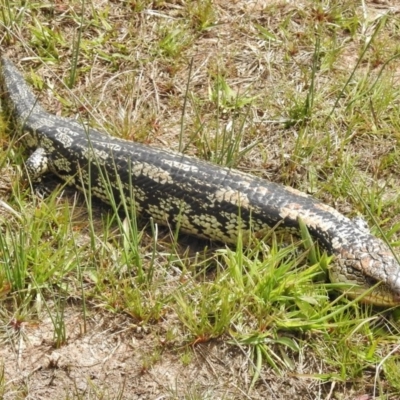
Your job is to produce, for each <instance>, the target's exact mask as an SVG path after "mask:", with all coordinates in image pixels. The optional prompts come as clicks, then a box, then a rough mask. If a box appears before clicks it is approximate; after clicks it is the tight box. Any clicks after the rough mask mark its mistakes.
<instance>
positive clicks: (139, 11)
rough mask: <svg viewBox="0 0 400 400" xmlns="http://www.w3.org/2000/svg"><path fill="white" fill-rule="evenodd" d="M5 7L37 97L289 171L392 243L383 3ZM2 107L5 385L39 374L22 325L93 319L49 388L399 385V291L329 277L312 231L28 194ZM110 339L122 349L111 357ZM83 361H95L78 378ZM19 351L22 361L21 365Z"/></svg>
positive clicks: (388, 30)
mask: <svg viewBox="0 0 400 400" xmlns="http://www.w3.org/2000/svg"><path fill="white" fill-rule="evenodd" d="M365 3H366V4H365ZM363 7H364V8H363ZM0 8H1V9H0V26H1V27H2V28H4V29H2V31H3V33H2V34H0V35H1V36H0V39H1V41H0V46H1V47H0V49H1V52H2V54H3V53H5V54H7V55H9V56H10V58H12V59H13V61H15V62H17V63H19V66H20V68H21V70H22V71H23V72H24V75H25V76H26V78H27V80H28V81H29V82H30V84H32V86H33V87H34V88H35V90H36V91H37V93H38V94H40V96H41V100H42V103H43V104H44V106H45V107H46V108H47V109H48V110H49V111H51V112H53V113H57V114H61V115H65V116H69V117H77V118H79V119H80V120H81V121H82V122H84V123H88V124H90V125H92V126H95V127H96V128H99V129H102V130H107V131H108V132H110V133H111V134H113V135H115V136H119V137H124V138H127V139H129V140H135V141H138V142H142V143H146V144H149V145H155V146H158V147H164V148H170V149H174V150H178V149H179V150H181V151H183V152H184V153H187V154H192V155H196V156H198V157H199V158H202V159H206V160H210V161H212V162H215V163H218V164H221V165H228V166H231V167H234V168H239V169H242V170H244V171H247V172H251V173H253V174H255V175H257V176H261V177H264V178H268V179H271V180H273V181H276V182H279V183H284V184H290V185H291V186H293V187H296V188H298V189H300V190H302V191H305V192H308V193H312V194H313V195H314V196H315V197H318V198H320V199H321V200H323V201H324V202H326V203H327V204H330V205H333V206H335V208H337V209H338V210H339V211H341V212H342V213H344V214H346V215H348V216H349V217H354V216H357V215H358V214H360V215H362V216H363V217H364V218H365V219H366V220H367V222H368V224H369V226H370V227H371V231H372V232H373V233H374V234H375V235H377V236H380V237H382V236H385V237H386V238H387V240H388V241H389V242H390V243H391V244H392V245H393V247H394V248H396V247H398V245H399V229H400V222H399V220H398V217H397V215H398V214H399V211H400V207H399V205H398V204H399V190H398V187H399V183H400V182H399V178H398V176H399V163H398V159H399V157H398V156H399V151H398V140H399V133H398V132H399V126H400V114H399V107H398V105H399V99H400V86H399V83H398V71H399V70H400V60H399V58H400V57H399V54H400V51H399V50H400V48H399V45H398V40H397V38H398V35H399V29H400V24H399V20H398V16H396V14H391V13H386V14H382V12H381V11H382V10H381V11H379V10H380V9H378V8H376V9H375V8H374V5H373V4H371V3H369V2H362V3H361V2H360V3H358V2H354V1H346V0H343V1H337V2H329V1H325V2H316V1H311V0H310V1H307V2H306V4H305V6H297V5H294V4H292V5H290V4H289V5H288V4H285V3H280V2H270V3H268V4H267V5H265V7H264V9H262V10H260V9H257V7H255V6H254V7H253V8H251V7H250V8H246V6H245V4H244V2H243V4H242V3H241V2H237V3H236V2H235V3H232V4H222V2H218V1H216V2H211V1H187V2H185V1H184V2H178V3H176V4H175V3H174V2H164V1H156V2H155V1H151V2H150V1H128V2H119V3H115V2H113V3H109V4H104V3H102V2H97V1H95V0H86V1H85V2H81V1H72V2H69V3H68V5H63V4H61V3H56V4H54V5H47V6H46V5H41V4H39V3H32V2H28V3H27V2H25V3H24V4H22V3H21V2H17V1H16V2H11V1H7V2H4V3H2V4H1V5H0ZM60 104H61V105H62V108H61V106H60ZM8 125H9V124H8V121H7V120H6V118H5V117H4V119H3V120H2V121H1V124H0V139H1V143H2V148H3V149H4V150H3V153H2V154H0V162H1V165H2V168H3V171H4V174H2V175H3V177H1V183H2V185H0V196H1V197H0V199H1V200H2V201H3V202H5V203H6V205H7V206H8V207H11V209H12V210H13V211H10V210H7V209H6V208H4V207H1V209H0V211H1V213H0V217H1V219H0V221H1V226H0V302H1V307H0V309H1V311H0V340H1V343H2V348H3V350H2V352H3V353H1V360H2V361H1V365H0V367H3V368H2V369H0V372H1V373H0V395H2V396H6V395H9V396H10V395H11V394H10V393H13V395H14V397H15V398H24V396H27V395H28V394H29V395H31V396H32V397H35V395H38V394H37V393H38V392H37V390H38V389H37V387H36V386H35V382H39V383H40V382H44V381H42V380H41V375H40V374H38V373H37V371H33V372H32V370H33V369H32V368H31V369H30V364H29V359H28V358H27V357H28V356H27V354H28V351H27V350H26V346H25V345H26V344H27V343H30V342H31V343H32V346H31V348H30V349H31V350H29V351H37V354H41V353H40V352H41V351H42V350H41V349H40V346H39V345H38V344H37V342H36V341H35V340H34V339H35V335H37V336H40V335H42V336H40V337H43V338H45V339H43V341H42V343H45V344H46V346H47V347H46V351H47V354H48V355H49V357H50V355H51V356H54V354H56V355H57V354H61V355H62V356H63V357H67V356H68V355H69V354H72V353H73V350H71V347H69V346H73V345H75V344H76V348H80V347H78V346H80V345H81V341H85V340H86V339H87V338H92V337H93V338H96V337H97V336H99V337H100V335H102V336H101V337H102V342H101V343H102V344H103V342H104V343H106V341H107V340H108V339H109V338H110V337H112V338H116V339H115V340H116V343H117V344H118V345H115V348H114V347H113V349H114V350H113V351H110V353H107V354H108V355H105V354H102V355H101V357H100V356H99V357H98V358H97V359H96V361H93V362H92V361H90V362H89V361H88V362H87V363H85V362H83V361H85V357H88V355H87V354H86V353H84V350H82V360H77V359H73V361H69V364H68V363H66V364H62V363H63V361H62V359H61V361H59V363H60V365H63V366H60V367H57V366H56V365H53V364H51V363H50V364H51V368H54V369H58V372H60V374H61V371H63V368H64V369H65V370H68V371H69V373H70V375H71V376H74V384H73V385H72V386H71V381H69V380H68V379H67V378H62V377H61V375H60V377H59V378H55V381H54V382H55V383H54V386H53V390H54V392H52V396H53V397H54V398H56V397H57V398H65V399H69V398H74V399H75V398H76V399H78V398H98V399H100V398H101V399H114V398H115V399H116V398H129V396H132V395H133V394H135V393H136V390H138V388H139V387H141V388H147V387H150V386H151V387H153V386H152V385H154V387H156V388H157V393H158V395H160V396H161V395H164V396H169V397H168V398H176V399H178V398H187V399H194V398H288V397H290V396H292V397H294V398H296V397H295V396H294V395H293V393H294V392H290V390H289V389H288V386H290V387H291V388H292V389H293V390H295V391H296V393H298V396H299V397H298V398H299V399H300V398H301V399H306V398H309V399H322V398H329V396H330V398H355V397H356V396H362V395H365V394H368V395H370V396H375V397H374V398H379V399H396V398H398V397H399V396H400V388H399V384H398V382H399V380H400V376H399V372H398V371H399V368H398V366H399V359H398V358H399V357H398V349H397V347H396V346H397V343H398V341H399V336H400V333H399V323H398V317H399V315H398V311H397V310H384V309H378V308H373V307H370V306H367V305H363V304H361V303H359V302H357V301H354V300H350V299H348V298H347V297H346V296H345V295H344V294H342V292H343V291H344V292H345V291H346V289H348V288H347V287H346V285H338V284H332V283H329V282H328V281H327V276H328V275H329V268H330V266H329V261H330V260H329V259H328V258H327V257H326V255H325V254H323V253H321V254H320V253H319V251H318V249H316V248H315V247H314V245H313V243H312V242H310V239H309V237H308V235H307V232H306V231H303V232H302V234H301V235H300V236H301V237H300V238H297V237H288V236H283V235H282V234H281V233H280V232H279V231H271V233H270V234H269V235H268V237H266V238H263V240H260V239H256V238H241V239H240V240H239V241H238V243H237V245H236V247H226V246H223V245H221V244H210V243H208V242H203V241H202V242H199V243H198V240H197V239H194V238H188V237H185V236H184V235H179V232H177V231H176V230H174V229H172V228H171V227H168V226H167V227H161V226H158V225H157V224H155V223H154V222H153V221H148V220H143V219H142V218H141V216H140V215H139V216H137V215H136V213H135V209H134V206H132V205H131V204H130V203H129V202H128V201H123V202H122V205H119V204H117V203H116V201H115V200H114V199H113V198H112V195H111V192H110V203H111V206H109V207H102V206H100V205H98V204H97V203H93V202H92V198H91V197H92V196H91V193H90V191H88V192H86V193H84V194H83V195H81V196H80V197H79V198H78V199H76V198H75V197H74V195H73V194H69V195H67V196H62V195H61V193H62V190H63V188H59V189H58V190H56V191H55V192H54V193H53V194H52V195H51V196H49V197H48V198H46V199H39V198H37V197H36V196H35V195H34V194H32V190H31V187H30V184H29V182H27V181H26V179H25V177H24V173H23V171H24V168H23V159H24V157H25V154H26V153H25V149H24V148H23V146H22V144H21V143H20V140H19V139H18V133H17V132H13V131H12V129H9V128H8ZM11 171H13V173H12V172H11ZM104 179H105V180H107V177H104ZM121 210H123V211H124V212H122V213H121V212H120V211H121ZM242 239H246V240H242ZM99 318H100V320H99ZM76 331H79V334H77V333H76ZM96 335H97V336H96ZM90 345H91V346H92V348H91V351H92V353H93V354H97V353H96V351H100V349H101V348H102V347H101V345H100V344H99V343H96V341H95V340H94V339H93V340H92V341H91V342H90ZM107 345H108V342H107ZM119 346H126V347H124V349H125V350H124V352H125V353H124V354H125V358H123V359H122V358H118V362H119V363H120V364H118V363H117V362H116V363H117V364H112V363H111V364H107V363H109V362H111V361H112V360H114V359H116V358H115V357H121V356H119V355H118V349H119V348H120V347H119ZM103 347H107V346H106V345H105V344H104V346H103ZM110 347H112V346H110ZM121 348H122V347H121ZM32 349H33V350H32ZM114 351H115V353H114ZM29 354H31V353H29ZM84 354H85V355H84ZM13 357H14V358H13ZM54 357H55V356H54ZM99 360H100V361H99ZM121 360H122V361H121ZM80 362H82V364H85V365H91V367H90V368H89V367H88V368H87V369H86V370H84V372H80V373H79V374H80V375H81V376H77V375H79V374H77V375H74V373H76V371H82V369H79V368H78V364H79V363H80ZM102 362H103V363H104V366H105V367H104V368H105V369H107V368H108V372H110V373H111V372H115V371H116V370H118V368H121V370H123V371H126V374H127V376H129V377H130V379H128V380H126V379H125V378H126V377H125V378H121V379H119V378H118V379H116V378H115V376H116V375H112V374H110V377H112V379H111V378H109V379H108V378H107V375H102V372H101V371H99V370H95V368H96V367H95V366H96V365H98V363H102ZM96 363H97V364H96ZM15 365H18V368H22V369H24V368H26V370H25V372H26V371H28V372H30V373H31V375H29V376H28V378H26V379H25V380H18V376H20V375H19V372H18V371H20V370H18V368H16V367H15ZM65 365H68V366H65ZM102 365H103V364H102ZM116 365H117V366H116ZM118 365H119V366H118ZM121 365H123V366H122V367H121ZM42 368H44V370H45V369H46V368H50V367H49V366H47V364H45V365H44V366H42ZM196 368H199V369H196ZM165 371H167V372H168V373H166V372H165ZM199 371H202V372H201V373H200V372H199ZM204 371H208V372H204ZM210 371H211V372H210ZM163 373H164V374H165V375H163ZM202 374H204V375H202ZM118 376H120V375H118ZM96 377H98V378H96ZM163 377H167V378H168V377H172V378H171V379H170V380H168V379H169V378H168V379H167V378H165V379H164V378H163ZM193 377H196V382H195V383H194V382H193ZM79 379H82V380H83V382H85V385H87V386H86V389H85V390H84V389H82V385H83V383H82V381H79ZM132 382H134V383H135V386H130V385H133V383H132ZM231 382H238V383H237V384H236V386H235V387H233V386H232V384H231ZM143 390H144V389H143ZM154 393H155V392H150V391H149V392H144V394H143V393H142V394H143V396H148V397H149V398H152V396H153V397H154V396H155V395H154Z"/></svg>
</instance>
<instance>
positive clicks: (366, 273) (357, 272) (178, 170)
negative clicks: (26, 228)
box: [0, 58, 400, 305]
mask: <svg viewBox="0 0 400 400" xmlns="http://www.w3.org/2000/svg"><path fill="white" fill-rule="evenodd" d="M0 82H1V86H2V89H1V90H2V93H3V94H4V96H3V98H4V99H5V102H6V104H7V105H8V108H9V111H10V113H11V114H12V115H13V117H14V121H15V122H16V126H17V127H18V129H20V131H21V135H23V137H24V139H25V140H26V143H27V145H28V146H29V147H33V149H34V150H35V152H34V153H33V154H32V156H31V157H30V158H29V159H28V160H27V169H28V171H29V173H30V174H31V176H32V177H37V176H39V175H40V174H42V173H44V172H46V171H50V172H52V173H54V174H56V175H57V176H59V177H60V178H62V179H64V180H65V181H66V182H68V183H69V184H70V185H74V186H75V187H77V188H79V189H81V190H82V189H90V190H91V192H92V194H93V195H94V196H96V197H98V198H100V199H101V200H103V201H105V202H109V201H110V196H114V198H115V199H116V200H117V201H119V200H120V199H121V197H122V196H123V197H124V198H125V200H126V201H127V202H130V203H131V204H133V203H134V205H135V208H136V210H137V212H138V213H140V214H141V215H146V216H148V217H152V218H153V219H154V220H155V221H156V222H158V223H160V224H167V223H168V224H169V225H175V226H179V227H180V229H181V230H182V231H184V232H187V233H190V234H193V235H196V236H200V237H205V238H209V239H213V240H219V241H223V242H227V243H234V242H235V241H236V240H237V237H238V233H239V231H241V232H244V233H254V234H256V235H257V237H261V238H262V237H263V235H265V234H266V233H267V232H268V230H269V229H270V228H271V227H275V226H276V225H277V224H280V226H281V227H285V228H286V229H287V230H288V231H289V232H293V231H298V229H299V221H300V220H301V221H302V223H304V224H305V225H306V226H307V228H308V230H309V232H310V234H311V235H312V236H313V237H314V238H316V239H317V240H318V242H319V243H320V244H321V245H322V246H323V247H324V248H325V249H326V250H327V252H328V253H329V254H331V255H334V264H333V266H332V269H331V274H330V275H331V279H332V280H333V281H339V282H351V283H354V284H357V285H359V286H360V287H361V288H358V289H354V291H353V293H352V295H353V296H356V295H358V294H360V290H361V291H362V290H365V289H369V288H371V286H372V285H374V284H376V282H377V281H380V282H382V284H381V285H380V286H379V287H377V288H376V289H374V290H373V291H372V292H371V294H370V295H369V296H368V298H365V300H366V301H368V302H372V303H375V304H381V305H393V304H399V303H400V266H399V264H398V262H397V260H396V258H395V257H394V255H393V254H392V252H391V251H390V249H389V248H388V246H387V245H386V244H385V243H384V242H383V241H381V240H380V239H378V238H376V237H374V236H372V235H370V234H369V233H368V232H366V230H365V229H360V227H359V224H356V223H353V222H352V221H351V220H349V219H348V218H346V217H345V216H343V215H342V214H340V213H339V212H338V211H336V210H335V209H333V208H331V207H329V206H327V205H325V204H323V203H321V202H319V201H318V200H316V199H314V198H312V197H310V196H308V195H307V194H305V193H301V192H299V191H297V190H295V189H292V188H289V187H284V186H282V185H278V184H275V183H272V182H268V181H266V180H263V179H259V178H257V177H254V176H252V175H249V174H245V173H243V172H239V171H236V170H232V169H228V168H223V167H219V166H216V165H213V164H210V163H206V162H203V161H200V160H198V159H195V158H192V157H188V156H184V155H182V154H179V153H175V152H172V151H166V150H162V149H157V148H154V147H151V146H144V145H142V144H138V143H132V142H129V141H125V140H121V139H117V138H113V137H111V136H108V135H105V134H101V133H99V132H97V131H95V130H93V129H85V128H84V127H82V126H81V125H80V124H79V123H77V122H76V121H72V120H68V119H65V118H59V117H56V116H53V115H51V114H49V113H47V112H46V111H44V109H43V108H42V107H41V106H40V105H39V104H38V102H37V99H36V97H35V96H34V94H33V93H32V92H31V91H30V89H29V87H28V86H27V85H26V83H25V81H24V79H23V78H22V76H21V75H20V74H19V72H18V71H17V70H16V68H15V67H14V66H13V64H12V63H11V62H10V61H9V60H7V59H6V58H2V69H1V74H0ZM243 237H246V235H245V234H244V235H243Z"/></svg>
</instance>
